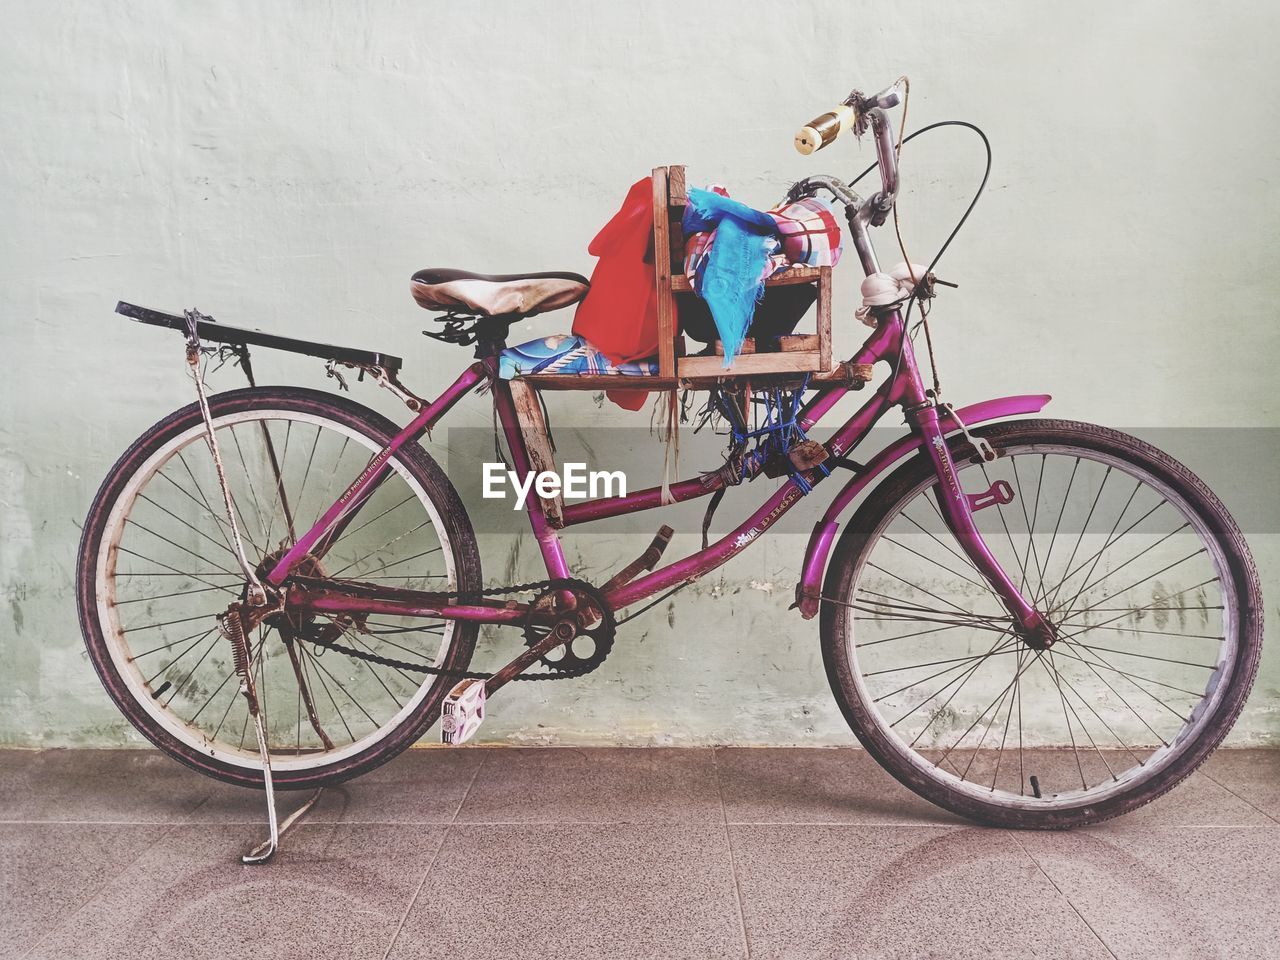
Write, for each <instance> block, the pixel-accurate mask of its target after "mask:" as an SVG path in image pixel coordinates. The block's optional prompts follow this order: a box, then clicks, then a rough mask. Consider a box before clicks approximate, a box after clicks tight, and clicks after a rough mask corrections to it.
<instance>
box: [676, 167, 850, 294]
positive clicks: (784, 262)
mask: <svg viewBox="0 0 1280 960" xmlns="http://www.w3.org/2000/svg"><path fill="white" fill-rule="evenodd" d="M708 189H709V190H711V191H712V192H714V193H718V194H720V195H721V196H723V197H728V196H729V194H728V191H726V190H725V188H724V187H722V186H721V185H720V184H718V183H717V184H713V185H712V186H710V187H708ZM836 212H837V211H836V205H835V203H833V202H831V201H828V200H823V199H821V198H820V197H806V198H805V199H803V200H797V201H796V202H795V203H781V204H779V205H778V206H776V207H774V208H773V209H772V210H770V211H768V215H769V216H770V217H772V218H773V221H774V223H775V225H776V227H777V233H778V238H777V240H776V241H775V243H774V244H773V245H772V246H771V247H770V250H769V261H768V263H767V265H766V268H765V273H764V276H765V278H766V279H767V278H769V277H772V276H773V275H774V274H775V273H780V272H781V271H783V270H785V269H787V267H789V266H791V265H792V264H799V265H801V266H806V267H834V266H836V264H838V263H839V262H840V254H841V253H842V252H843V250H844V239H843V235H842V233H841V231H840V221H839V220H838V219H837V217H836ZM715 234H716V232H715V230H714V229H711V230H697V229H695V230H694V232H692V233H690V232H689V230H688V229H686V230H685V243H684V274H685V276H686V277H688V278H689V283H690V284H692V285H693V288H694V291H695V292H696V291H697V289H698V279H697V278H698V277H699V276H700V272H701V271H702V270H705V269H706V258H707V255H708V254H709V253H710V248H711V243H712V241H713V240H714V239H715Z"/></svg>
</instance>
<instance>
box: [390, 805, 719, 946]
mask: <svg viewBox="0 0 1280 960" xmlns="http://www.w3.org/2000/svg"><path fill="white" fill-rule="evenodd" d="M743 955H744V948H743V944H742V929H741V923H740V921H739V918H738V912H737V906H736V901H735V897H734V886H733V874H732V870H731V868H730V864H729V855H728V849H727V846H726V843H725V837H724V828H723V825H721V824H707V825H680V826H659V825H633V824H608V825H605V824H599V825H541V824H539V825H521V826H515V825H502V826H480V825H476V826H467V827H462V826H455V827H453V828H451V829H450V832H449V837H448V839H447V840H446V841H445V845H444V848H443V849H442V850H441V852H440V856H439V858H438V859H437V861H436V864H435V866H434V867H433V868H432V870H431V872H430V874H429V875H428V877H427V882H426V883H425V884H424V886H423V888H422V892H421V894H420V895H419V897H418V899H417V901H416V902H415V904H414V907H413V910H412V911H411V912H410V914H409V917H408V918H407V920H406V921H405V924H404V929H403V930H402V931H401V934H400V937H399V939H398V940H397V941H396V944H395V947H394V948H393V950H392V952H391V955H390V956H391V960H407V958H414V960H418V958H424V960H425V958H432V957H441V958H446V957H447V958H451V960H452V958H457V957H467V958H475V960H480V958H489V957H492V958H501V960H510V958H512V957H555V958H557V960H573V958H579V957H581V958H590V960H607V958H620V960H622V958H625V960H632V958H645V960H666V958H673V960H674V958H691V960H692V958H697V960H704V958H713V957H742V956H743Z"/></svg>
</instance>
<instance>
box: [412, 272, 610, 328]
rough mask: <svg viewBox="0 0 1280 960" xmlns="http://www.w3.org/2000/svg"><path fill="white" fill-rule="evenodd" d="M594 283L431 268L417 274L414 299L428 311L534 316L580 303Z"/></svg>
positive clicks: (565, 276)
mask: <svg viewBox="0 0 1280 960" xmlns="http://www.w3.org/2000/svg"><path fill="white" fill-rule="evenodd" d="M589 286H590V284H589V283H588V282H587V278H586V277H583V276H580V275H578V274H576V273H504V274H490V273H472V272H470V271H469V270H454V269H452V268H450V267H429V268H427V269H426V270H419V271H418V272H417V273H415V274H414V275H413V280H412V282H411V283H410V289H411V290H412V291H413V299H415V300H417V301H418V303H419V305H421V306H423V307H426V308H427V309H428V310H456V311H460V312H464V313H473V314H476V315H477V316H481V317H498V316H511V315H517V316H522V317H531V316H533V315H534V314H535V313H545V312H546V311H548V310H556V309H559V308H560V307H567V306H568V305H569V304H571V303H577V302H578V301H579V300H581V299H582V298H583V297H584V296H586V293H587V289H588V287H589Z"/></svg>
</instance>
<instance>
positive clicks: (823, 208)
mask: <svg viewBox="0 0 1280 960" xmlns="http://www.w3.org/2000/svg"><path fill="white" fill-rule="evenodd" d="M769 216H771V217H773V220H774V222H775V223H776V224H777V225H778V234H779V235H780V236H781V238H782V253H783V254H784V255H785V257H786V259H787V262H788V263H798V264H803V265H804V266H807V267H834V266H835V265H836V264H837V263H839V262H840V251H841V249H842V248H841V237H840V222H839V221H838V220H837V219H836V209H835V204H834V203H831V202H830V201H827V200H822V199H819V198H818V197H805V198H804V199H803V200H797V201H796V202H795V203H786V204H779V205H778V206H776V207H774V208H773V209H772V210H770V211H769Z"/></svg>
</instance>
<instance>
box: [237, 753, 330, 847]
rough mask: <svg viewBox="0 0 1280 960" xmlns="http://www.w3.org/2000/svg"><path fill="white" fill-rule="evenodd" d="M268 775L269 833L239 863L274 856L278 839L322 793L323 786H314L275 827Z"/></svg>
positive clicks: (272, 794) (273, 800) (274, 803)
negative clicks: (302, 800)
mask: <svg viewBox="0 0 1280 960" xmlns="http://www.w3.org/2000/svg"><path fill="white" fill-rule="evenodd" d="M268 769H270V768H268ZM270 776H271V775H270V773H268V774H267V780H266V784H267V826H268V828H269V829H270V832H271V835H270V836H269V837H267V839H266V840H263V841H262V842H261V843H260V844H258V845H257V846H256V847H254V848H253V849H252V850H250V851H249V852H248V853H246V854H244V856H242V857H241V858H240V862H241V863H245V864H249V865H250V866H256V865H257V864H260V863H266V862H267V861H268V860H270V859H271V858H272V857H274V856H275V854H276V850H277V849H279V847H280V840H281V839H282V838H283V837H284V835H285V834H286V833H288V832H289V828H290V827H292V826H293V825H294V824H295V823H297V822H298V821H299V820H301V819H302V818H303V817H305V816H306V815H307V814H308V813H310V812H311V808H312V807H314V806H315V805H316V802H317V801H319V799H320V795H321V794H322V793H324V787H316V789H315V790H314V791H312V793H311V796H309V797H307V799H306V800H305V801H304V802H303V803H302V805H301V806H299V807H298V809H297V810H295V811H293V813H291V814H289V815H288V816H287V817H285V818H284V820H283V821H282V822H281V823H280V825H279V826H278V827H277V826H276V801H275V791H274V790H273V789H272V787H271V779H270Z"/></svg>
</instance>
